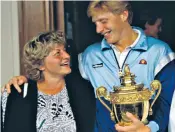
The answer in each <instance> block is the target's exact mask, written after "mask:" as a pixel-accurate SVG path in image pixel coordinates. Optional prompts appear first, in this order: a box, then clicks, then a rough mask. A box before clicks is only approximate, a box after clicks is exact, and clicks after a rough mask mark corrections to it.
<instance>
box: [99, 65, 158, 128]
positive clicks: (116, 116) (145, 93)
mask: <svg viewBox="0 0 175 132" xmlns="http://www.w3.org/2000/svg"><path fill="white" fill-rule="evenodd" d="M120 80H121V86H120V87H116V86H114V87H113V88H114V92H111V93H109V94H107V90H106V88H105V87H99V88H97V90H96V94H97V97H98V99H99V100H100V102H101V103H102V104H103V105H104V106H105V107H106V108H107V109H108V110H109V112H110V115H111V119H112V120H113V121H115V122H118V123H119V125H121V126H129V125H130V124H131V123H132V121H131V120H130V119H129V118H128V117H127V116H126V112H130V113H132V114H133V115H134V116H135V117H137V118H138V119H140V120H141V121H142V122H143V123H144V124H146V123H147V117H148V115H152V114H153V111H152V106H153V105H154V103H155V101H156V99H157V98H158V96H159V95H160V92H161V83H160V82H159V81H158V80H154V81H152V82H151V84H150V86H151V90H149V89H148V88H145V87H144V85H143V84H136V82H135V75H134V74H133V73H131V72H130V68H129V66H128V64H126V65H125V67H124V74H122V75H121V76H120ZM155 94H156V95H155ZM153 95H155V98H154V100H153V101H152V103H151V104H150V103H149V100H150V99H151V97H152V96H153ZM101 97H104V99H106V100H108V101H110V103H111V104H112V108H110V107H109V106H108V105H107V104H105V102H104V101H103V100H102V99H101Z"/></svg>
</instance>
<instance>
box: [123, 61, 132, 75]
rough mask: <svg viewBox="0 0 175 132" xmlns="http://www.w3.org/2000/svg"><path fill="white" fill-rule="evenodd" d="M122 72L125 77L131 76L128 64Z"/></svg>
mask: <svg viewBox="0 0 175 132" xmlns="http://www.w3.org/2000/svg"><path fill="white" fill-rule="evenodd" d="M124 72H125V75H126V76H130V75H131V72H130V68H129V66H128V64H125V68H124Z"/></svg>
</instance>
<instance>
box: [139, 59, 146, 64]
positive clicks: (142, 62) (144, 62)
mask: <svg viewBox="0 0 175 132" xmlns="http://www.w3.org/2000/svg"><path fill="white" fill-rule="evenodd" d="M139 64H144V65H146V64H147V61H146V60H144V59H141V60H140V62H139Z"/></svg>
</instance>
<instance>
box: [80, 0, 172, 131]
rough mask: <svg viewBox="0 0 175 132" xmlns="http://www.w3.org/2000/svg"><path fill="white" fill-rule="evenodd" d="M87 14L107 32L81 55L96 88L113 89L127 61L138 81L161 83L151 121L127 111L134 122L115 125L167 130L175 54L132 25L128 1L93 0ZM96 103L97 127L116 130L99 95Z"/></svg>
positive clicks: (83, 71) (83, 69) (85, 75)
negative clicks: (139, 118) (143, 121)
mask: <svg viewBox="0 0 175 132" xmlns="http://www.w3.org/2000/svg"><path fill="white" fill-rule="evenodd" d="M88 16H89V17H91V18H92V21H93V22H94V23H95V25H96V32H97V33H99V34H101V35H103V36H104V39H103V40H102V41H101V43H95V44H93V45H91V46H89V47H88V48H87V49H86V50H85V51H84V53H82V54H81V55H79V69H80V72H81V75H82V77H83V78H85V79H87V80H89V81H90V82H91V83H92V85H93V87H94V88H95V90H96V88H98V87H100V86H104V87H106V88H107V90H108V92H112V91H113V86H119V85H120V80H119V73H120V72H123V66H124V64H129V67H130V69H131V72H132V73H134V74H135V75H136V77H137V78H136V83H139V82H142V83H144V85H145V87H147V88H150V83H151V81H153V80H154V79H157V80H160V82H161V83H162V92H161V95H160V97H159V98H158V100H157V102H156V104H155V106H154V108H153V109H154V110H153V111H154V114H153V116H150V117H149V118H148V119H149V123H148V125H144V124H143V123H141V122H140V121H139V120H138V119H136V118H135V117H134V116H133V115H131V114H128V117H130V118H131V120H132V121H133V124H132V125H131V126H127V127H121V126H119V125H116V129H117V130H118V131H137V132H138V131H141V132H147V131H152V132H156V131H166V129H167V125H168V120H169V109H170V104H171V99H172V94H173V91H174V88H175V83H174V81H173V79H175V67H174V66H175V64H174V62H175V61H174V58H175V54H174V53H173V52H172V50H171V49H170V48H169V46H168V45H167V44H166V43H164V42H162V41H160V40H157V39H155V38H152V37H147V36H146V35H145V33H144V31H143V30H142V29H140V28H136V27H131V26H130V23H131V21H132V11H131V6H130V4H129V3H128V2H126V1H95V2H91V3H90V5H89V8H88ZM143 62H144V63H143ZM170 69H171V70H170ZM168 74H169V75H168ZM96 107H97V108H96V109H97V110H96V111H97V112H96V130H97V131H101V130H103V131H104V132H106V131H110V130H112V131H114V130H113V126H114V123H113V122H112V121H111V120H110V115H109V112H108V110H107V109H106V108H105V107H104V106H103V105H102V104H101V103H100V102H99V100H98V99H97V104H96Z"/></svg>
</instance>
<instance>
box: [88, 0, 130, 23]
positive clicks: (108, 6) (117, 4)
mask: <svg viewBox="0 0 175 132" xmlns="http://www.w3.org/2000/svg"><path fill="white" fill-rule="evenodd" d="M126 10H127V11H128V13H129V15H128V22H129V23H130V24H131V23H132V17H133V12H132V10H131V5H130V3H129V2H127V1H99V0H97V1H92V2H90V4H89V6H88V10H87V15H88V17H93V16H95V15H97V13H99V11H100V12H112V13H113V14H121V13H122V12H123V11H126Z"/></svg>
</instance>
